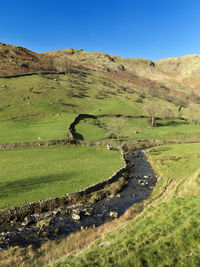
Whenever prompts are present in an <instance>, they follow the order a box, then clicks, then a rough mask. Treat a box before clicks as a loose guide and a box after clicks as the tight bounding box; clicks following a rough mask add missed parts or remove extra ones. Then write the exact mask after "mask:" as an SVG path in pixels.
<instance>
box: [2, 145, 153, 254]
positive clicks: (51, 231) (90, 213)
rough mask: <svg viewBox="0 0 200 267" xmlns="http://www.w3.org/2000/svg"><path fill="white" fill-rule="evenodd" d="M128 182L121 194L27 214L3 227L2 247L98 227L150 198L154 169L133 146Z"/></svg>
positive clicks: (62, 236) (57, 237) (64, 235)
mask: <svg viewBox="0 0 200 267" xmlns="http://www.w3.org/2000/svg"><path fill="white" fill-rule="evenodd" d="M126 161H127V166H128V174H127V177H126V179H127V182H128V183H127V186H126V187H125V188H124V189H123V190H122V191H121V192H120V193H118V194H116V195H110V196H109V197H107V198H104V199H102V200H100V201H98V202H97V203H90V202H88V203H86V204H77V205H73V206H70V207H69V206H68V207H65V208H63V209H56V210H54V211H51V212H46V213H43V214H34V215H30V216H28V217H26V218H25V219H24V221H23V222H10V223H9V224H6V225H4V226H1V228H0V250H2V249H7V248H9V247H10V246H28V245H34V246H35V247H39V246H40V245H41V244H42V243H45V242H47V241H48V240H54V239H61V238H64V237H66V236H67V235H69V234H70V233H72V232H76V231H79V230H81V229H84V228H86V227H97V226H99V225H101V224H103V223H105V222H107V221H110V220H113V219H115V218H117V217H119V216H121V215H123V214H124V212H125V211H126V210H127V209H128V208H130V207H131V206H132V205H133V204H134V203H137V202H140V201H142V200H144V199H147V198H148V197H149V195H150V194H151V192H152V190H153V187H154V186H155V183H156V177H155V173H154V172H153V170H152V168H151V165H150V164H149V162H148V160H147V158H146V156H145V154H144V152H143V151H142V150H140V149H138V150H134V151H133V153H132V154H129V155H128V156H126Z"/></svg>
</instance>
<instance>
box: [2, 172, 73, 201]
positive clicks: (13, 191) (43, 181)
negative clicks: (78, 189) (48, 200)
mask: <svg viewBox="0 0 200 267" xmlns="http://www.w3.org/2000/svg"><path fill="white" fill-rule="evenodd" d="M74 175H75V172H70V173H62V174H54V175H46V176H32V177H29V178H25V179H22V180H18V181H14V182H5V183H0V199H2V198H5V197H9V196H10V197H12V196H13V195H14V196H16V195H19V194H21V193H24V192H26V191H30V190H34V189H39V190H40V189H43V187H45V186H47V185H48V186H49V187H50V186H51V185H52V184H56V183H59V182H62V181H65V180H68V181H70V180H74ZM49 191H50V190H49ZM66 191H67V190H66Z"/></svg>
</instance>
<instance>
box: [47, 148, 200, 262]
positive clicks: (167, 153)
mask: <svg viewBox="0 0 200 267" xmlns="http://www.w3.org/2000/svg"><path fill="white" fill-rule="evenodd" d="M148 154H149V158H150V160H151V162H152V164H153V165H154V167H155V168H156V170H157V172H158V173H159V175H160V178H159V179H158V182H157V184H156V187H155V190H154V191H153V194H152V196H151V199H150V200H151V202H149V200H146V201H145V202H144V203H143V204H144V205H145V204H146V205H147V204H148V203H151V204H148V205H147V206H146V208H145V209H144V211H143V212H142V213H141V214H140V215H138V216H137V217H136V218H135V219H133V220H130V221H129V222H126V223H123V224H121V225H119V227H118V228H117V229H116V230H113V231H111V232H110V233H109V234H107V235H105V236H104V237H103V238H101V239H98V240H97V241H96V242H95V244H93V245H91V246H90V247H89V248H88V249H86V250H85V251H83V252H81V253H79V254H77V255H76V256H70V257H68V258H66V259H64V258H62V260H60V261H57V262H56V263H54V264H52V266H57V267H58V266H59V267H60V266H141V267H142V266H199V264H200V254H199V249H200V243H199V239H200V234H199V233H200V224H199V222H200V207H199V203H200V169H199V166H200V144H185V145H174V146H164V147H159V148H152V149H150V152H149V153H148ZM102 241H107V242H109V243H108V245H107V246H105V247H102V246H99V244H100V243H101V242H102Z"/></svg>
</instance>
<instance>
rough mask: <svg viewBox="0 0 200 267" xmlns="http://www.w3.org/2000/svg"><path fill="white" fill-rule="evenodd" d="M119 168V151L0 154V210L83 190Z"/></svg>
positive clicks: (95, 149)
mask: <svg viewBox="0 0 200 267" xmlns="http://www.w3.org/2000/svg"><path fill="white" fill-rule="evenodd" d="M122 165H123V163H122V160H121V156H120V152H119V151H108V150H107V149H106V148H105V147H100V146H98V147H87V146H85V147H84V146H75V147H73V146H66V147H51V148H34V149H20V150H7V151H0V208H1V209H4V208H8V207H14V206H19V205H24V204H26V203H29V202H32V201H38V200H41V199H47V198H50V197H59V196H62V195H63V194H66V193H71V192H74V191H78V190H80V189H84V188H86V187H87V186H90V185H92V184H95V183H97V182H99V181H101V180H104V179H106V178H108V177H109V176H111V175H112V174H113V173H114V172H115V171H116V170H117V169H119V168H121V167H122ZM102 166H103V167H102Z"/></svg>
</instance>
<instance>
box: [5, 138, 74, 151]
mask: <svg viewBox="0 0 200 267" xmlns="http://www.w3.org/2000/svg"><path fill="white" fill-rule="evenodd" d="M78 143H79V141H78V140H75V139H73V140H69V139H63V140H47V141H33V142H21V143H0V150H4V149H16V148H32V147H48V146H54V145H68V144H71V145H73V144H78Z"/></svg>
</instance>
